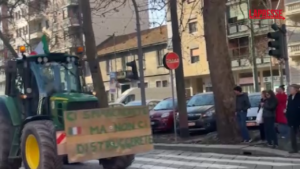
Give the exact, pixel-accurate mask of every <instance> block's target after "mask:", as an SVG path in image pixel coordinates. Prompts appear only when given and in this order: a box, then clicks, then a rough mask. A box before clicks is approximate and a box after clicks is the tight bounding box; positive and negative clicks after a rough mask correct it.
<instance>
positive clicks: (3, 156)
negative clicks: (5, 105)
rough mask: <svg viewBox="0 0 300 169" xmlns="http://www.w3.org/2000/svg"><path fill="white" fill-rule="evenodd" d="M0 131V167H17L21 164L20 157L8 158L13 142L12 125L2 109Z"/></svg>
mask: <svg viewBox="0 0 300 169" xmlns="http://www.w3.org/2000/svg"><path fill="white" fill-rule="evenodd" d="M0 132H1V133H3V135H2V136H1V137H0V169H19V168H20V167H21V165H22V160H21V159H15V160H9V159H8V156H9V151H10V147H11V146H12V142H13V126H12V123H11V121H10V119H8V118H6V116H5V115H4V113H3V111H0Z"/></svg>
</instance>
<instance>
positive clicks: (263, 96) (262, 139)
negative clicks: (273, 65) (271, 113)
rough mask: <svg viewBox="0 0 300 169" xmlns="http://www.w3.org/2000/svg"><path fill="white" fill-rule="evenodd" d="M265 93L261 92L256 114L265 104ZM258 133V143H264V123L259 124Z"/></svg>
mask: <svg viewBox="0 0 300 169" xmlns="http://www.w3.org/2000/svg"><path fill="white" fill-rule="evenodd" d="M266 95H267V91H266V90H263V91H262V92H261V99H260V104H259V105H258V110H257V113H258V112H259V111H260V110H261V109H262V105H263V104H264V103H265V101H266V99H267V96H266ZM259 133H260V141H261V142H264V141H265V139H266V137H265V126H264V122H262V123H260V124H259Z"/></svg>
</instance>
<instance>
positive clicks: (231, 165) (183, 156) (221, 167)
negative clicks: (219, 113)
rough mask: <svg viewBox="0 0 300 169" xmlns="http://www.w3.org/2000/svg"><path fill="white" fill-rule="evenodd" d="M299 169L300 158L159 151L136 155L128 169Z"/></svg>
mask: <svg viewBox="0 0 300 169" xmlns="http://www.w3.org/2000/svg"><path fill="white" fill-rule="evenodd" d="M191 168H195V169H198V168H199V169H200V168H201V169H202V168H203V169H300V159H290V158H279V157H253V156H242V155H239V156H237V155H224V154H215V153H192V152H183V151H161V150H154V151H152V152H149V153H146V154H142V155H137V156H136V158H135V162H134V164H133V165H132V166H131V167H130V169H191Z"/></svg>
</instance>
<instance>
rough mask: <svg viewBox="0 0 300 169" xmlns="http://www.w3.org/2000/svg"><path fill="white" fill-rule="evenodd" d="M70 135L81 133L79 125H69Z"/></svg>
mask: <svg viewBox="0 0 300 169" xmlns="http://www.w3.org/2000/svg"><path fill="white" fill-rule="evenodd" d="M68 134H69V135H70V136H75V135H79V134H81V127H70V128H69V133H68Z"/></svg>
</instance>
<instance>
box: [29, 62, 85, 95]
mask: <svg viewBox="0 0 300 169" xmlns="http://www.w3.org/2000/svg"><path fill="white" fill-rule="evenodd" d="M31 64H32V69H33V72H34V74H35V76H36V78H37V81H38V86H39V90H40V92H43V93H53V92H79V91H80V82H79V78H78V73H77V67H76V65H75V64H74V63H59V62H48V63H45V64H38V63H35V62H32V63H31Z"/></svg>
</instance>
